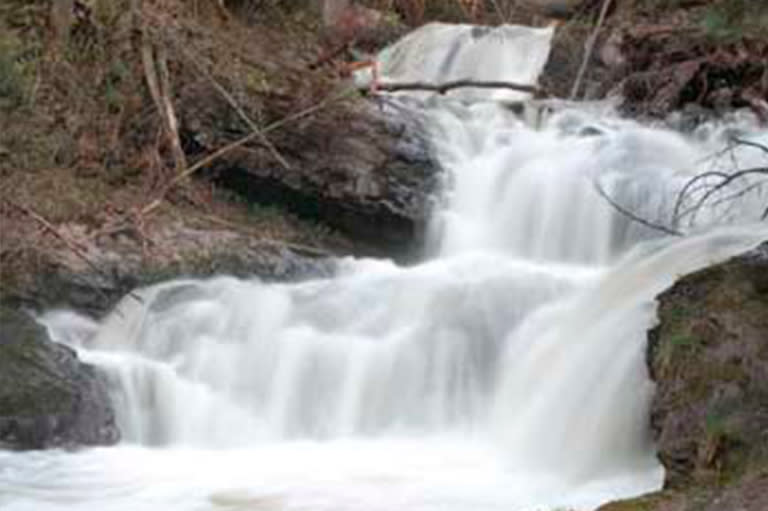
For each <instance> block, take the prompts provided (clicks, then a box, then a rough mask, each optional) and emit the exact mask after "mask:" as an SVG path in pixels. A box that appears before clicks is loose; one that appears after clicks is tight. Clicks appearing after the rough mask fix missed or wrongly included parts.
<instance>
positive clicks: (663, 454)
mask: <svg viewBox="0 0 768 511" xmlns="http://www.w3.org/2000/svg"><path fill="white" fill-rule="evenodd" d="M767 251H768V243H766V244H763V245H762V246H761V247H759V248H757V249H756V250H754V251H752V252H750V253H748V254H745V255H744V256H741V257H738V258H735V259H732V260H731V261H728V262H726V263H723V264H720V265H716V266H713V267H710V268H708V269H705V270H703V271H700V272H697V273H694V274H692V275H688V276H686V277H684V278H682V279H680V280H679V281H678V282H677V283H676V284H675V285H674V286H673V287H672V288H671V289H669V290H668V291H666V292H665V293H664V294H662V295H661V296H660V297H659V319H660V324H659V326H658V327H657V328H656V329H654V330H653V331H652V332H651V333H650V336H649V346H648V350H649V351H648V353H649V364H650V369H651V374H652V376H653V378H654V379H655V380H656V381H657V384H658V389H657V393H656V398H655V400H654V404H653V410H652V424H653V427H654V430H655V431H656V433H657V437H658V443H659V457H660V459H661V461H662V463H664V465H665V467H666V468H667V484H668V485H669V486H671V487H676V486H681V485H684V484H686V483H689V482H690V481H692V480H694V481H696V480H706V479H707V478H709V477H715V476H717V474H720V473H723V472H731V473H738V472H740V471H742V470H743V469H744V468H745V466H747V465H749V464H750V463H753V462H754V463H765V462H766V461H768V408H766V403H768V257H767V256H766V252H767Z"/></svg>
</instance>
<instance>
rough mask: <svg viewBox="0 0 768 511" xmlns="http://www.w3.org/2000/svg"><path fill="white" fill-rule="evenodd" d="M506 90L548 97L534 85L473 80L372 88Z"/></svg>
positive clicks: (368, 88) (365, 88) (388, 89)
mask: <svg viewBox="0 0 768 511" xmlns="http://www.w3.org/2000/svg"><path fill="white" fill-rule="evenodd" d="M462 88H464V89H466V88H475V89H508V90H514V91H518V92H527V93H529V94H533V95H534V96H535V97H537V98H546V97H549V95H548V94H547V93H546V91H544V89H541V88H540V87H538V86H536V85H524V84H519V83H514V82H504V81H475V80H468V79H464V80H455V81H451V82H445V83H428V82H402V83H397V82H392V83H387V82H377V83H376V84H375V87H374V91H378V92H400V91H427V92H436V93H438V94H445V93H447V92H449V91H452V90H454V89H462ZM359 89H360V90H370V89H371V88H370V86H369V85H364V86H360V87H359Z"/></svg>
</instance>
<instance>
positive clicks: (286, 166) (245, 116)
mask: <svg viewBox="0 0 768 511" xmlns="http://www.w3.org/2000/svg"><path fill="white" fill-rule="evenodd" d="M178 49H179V51H180V52H181V54H182V55H184V57H186V58H187V60H189V62H191V63H192V65H193V66H195V68H197V70H198V72H199V73H200V74H201V75H203V76H204V77H205V79H206V80H208V81H209V82H211V85H212V86H213V88H214V89H216V91H217V92H218V93H219V94H221V96H222V97H223V98H224V99H225V100H226V101H227V103H229V105H230V106H231V107H232V108H233V109H234V111H235V112H236V113H237V115H238V116H239V117H240V118H241V119H242V120H243V122H245V124H247V125H248V128H250V129H251V131H253V132H255V133H256V136H257V137H258V138H259V139H261V142H262V143H263V144H264V146H265V147H266V148H267V149H268V150H269V152H270V153H272V156H273V157H274V158H275V160H277V162H278V163H280V165H281V166H282V167H283V168H284V169H285V170H291V165H290V164H289V163H288V161H287V160H286V159H285V158H284V157H283V155H281V154H280V152H279V151H278V150H277V148H276V147H275V145H274V144H273V143H272V142H271V141H270V140H269V139H268V138H267V136H266V135H265V134H264V130H263V129H262V128H260V127H259V126H258V125H257V124H256V123H255V122H254V121H253V120H251V118H250V117H249V116H248V114H246V113H245V111H244V110H243V109H242V107H241V106H240V105H239V104H238V103H237V100H235V98H234V96H232V94H230V93H229V91H228V90H227V89H226V88H224V86H223V85H221V84H220V83H219V82H218V81H217V80H216V79H215V78H214V77H213V75H212V74H211V73H209V72H208V70H207V69H205V68H204V67H203V66H202V65H200V64H199V63H198V62H197V60H196V59H195V58H194V57H192V56H191V55H189V53H188V52H187V51H186V50H184V49H183V48H178Z"/></svg>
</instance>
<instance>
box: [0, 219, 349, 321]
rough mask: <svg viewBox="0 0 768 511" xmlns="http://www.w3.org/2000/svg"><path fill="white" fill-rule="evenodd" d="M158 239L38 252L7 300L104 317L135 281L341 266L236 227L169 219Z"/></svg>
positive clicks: (263, 275)
mask: <svg viewBox="0 0 768 511" xmlns="http://www.w3.org/2000/svg"><path fill="white" fill-rule="evenodd" d="M152 239H153V250H152V252H151V253H149V254H143V253H142V252H141V250H140V249H139V247H138V246H136V245H135V244H123V243H121V242H120V240H119V239H99V240H97V241H92V242H91V243H92V244H91V245H89V246H88V248H89V254H90V264H86V263H85V262H84V261H83V260H82V259H80V258H78V257H74V256H73V254H72V253H71V251H67V250H66V249H63V250H62V251H60V252H51V251H47V252H43V253H37V254H35V255H36V265H35V268H34V271H28V272H27V273H26V274H25V278H24V279H22V280H21V281H20V282H18V283H16V284H15V285H14V286H11V287H10V288H9V289H4V290H3V293H2V294H1V295H0V304H2V303H5V304H9V305H11V306H14V307H26V308H29V309H33V310H37V311H41V312H42V311H44V310H47V309H51V308H68V309H74V310H77V311H78V312H80V313H84V314H88V315H90V316H94V317H99V316H102V315H103V314H105V313H107V312H108V311H109V310H111V309H112V307H113V306H114V305H115V304H116V303H117V302H118V301H119V300H120V299H121V298H123V297H124V296H125V295H126V294H128V293H129V292H131V291H132V290H133V289H135V288H138V287H144V286H148V285H151V284H155V283H158V282H161V281H165V280H172V279H178V278H206V277H211V276H214V275H231V276H234V277H239V278H254V277H256V278H260V279H262V280H265V281H281V282H287V281H297V280H305V279H308V278H318V277H325V276H330V275H332V274H333V272H334V270H335V263H334V260H333V259H332V258H331V257H330V254H325V253H323V252H320V251H315V250H314V249H311V248H310V247H302V246H295V245H289V244H279V243H265V242H263V241H260V240H258V239H253V238H251V237H249V236H247V235H245V234H242V233H238V232H233V231H227V230H218V231H217V230H196V229H190V228H186V227H184V226H182V225H180V224H164V225H163V226H162V227H161V228H159V229H157V230H155V231H153V233H152ZM83 243H85V241H83Z"/></svg>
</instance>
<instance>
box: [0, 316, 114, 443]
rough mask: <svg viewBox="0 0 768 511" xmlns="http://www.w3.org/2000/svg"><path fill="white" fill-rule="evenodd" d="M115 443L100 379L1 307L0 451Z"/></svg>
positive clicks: (33, 326) (40, 330)
mask: <svg viewBox="0 0 768 511" xmlns="http://www.w3.org/2000/svg"><path fill="white" fill-rule="evenodd" d="M118 439H119V432H118V429H117V426H116V424H115V415H114V411H113V409H112V405H111V403H110V400H109V396H108V393H107V387H106V381H105V380H104V378H103V377H102V375H100V374H99V373H98V372H97V371H96V369H95V368H93V367H91V366H89V365H86V364H83V363H82V362H80V361H79V360H78V358H77V355H76V354H75V352H74V351H72V350H71V349H69V348H67V347H66V346H63V345H60V344H56V343H53V342H51V341H50V340H49V339H48V336H47V334H46V331H45V329H44V328H43V327H41V326H40V325H38V324H37V323H36V322H35V321H34V320H33V319H32V318H31V317H29V316H28V315H27V314H25V313H24V312H21V311H19V310H15V309H12V308H8V307H2V306H0V447H10V448H14V449H43V448H49V447H73V446H80V445H109V444H113V443H115V442H117V440H118Z"/></svg>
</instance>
